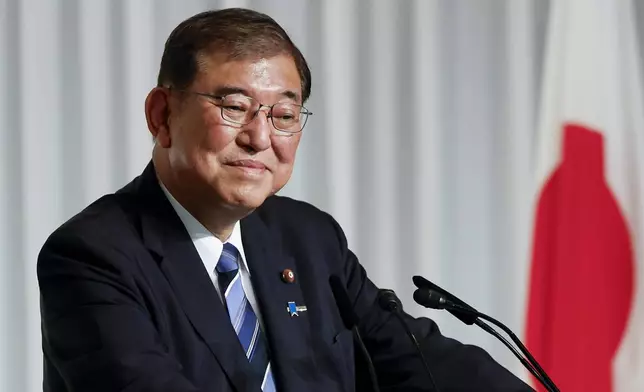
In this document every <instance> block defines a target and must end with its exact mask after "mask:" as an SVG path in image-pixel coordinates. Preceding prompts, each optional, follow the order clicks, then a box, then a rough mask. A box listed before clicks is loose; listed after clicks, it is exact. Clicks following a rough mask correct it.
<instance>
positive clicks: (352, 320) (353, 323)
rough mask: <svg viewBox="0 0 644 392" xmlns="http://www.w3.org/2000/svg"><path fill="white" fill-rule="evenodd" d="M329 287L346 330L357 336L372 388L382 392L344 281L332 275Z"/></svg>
mask: <svg viewBox="0 0 644 392" xmlns="http://www.w3.org/2000/svg"><path fill="white" fill-rule="evenodd" d="M329 285H330V286H331V292H332V293H333V297H334V298H335V304H336V306H337V307H338V310H339V311H340V318H342V323H343V324H344V326H345V328H347V329H349V330H351V331H352V332H353V335H354V336H355V339H356V341H357V342H358V346H359V347H360V352H361V353H362V356H363V357H364V359H365V360H366V361H367V369H368V371H369V378H370V380H371V386H372V387H373V390H374V391H375V392H380V387H379V385H378V377H377V376H376V368H375V367H374V366H373V361H372V360H371V355H369V351H368V350H367V347H366V346H365V345H364V342H363V341H362V336H360V331H359V330H358V316H357V315H356V313H355V312H354V311H353V306H352V305H351V300H350V299H349V294H348V293H347V290H346V289H345V288H344V284H343V283H342V280H340V278H339V277H338V276H337V275H331V276H330V277H329Z"/></svg>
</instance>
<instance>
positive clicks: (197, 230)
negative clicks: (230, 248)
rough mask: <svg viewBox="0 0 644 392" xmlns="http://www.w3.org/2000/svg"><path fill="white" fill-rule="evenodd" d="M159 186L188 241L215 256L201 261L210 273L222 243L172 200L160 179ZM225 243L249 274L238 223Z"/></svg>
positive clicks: (222, 246) (219, 254)
mask: <svg viewBox="0 0 644 392" xmlns="http://www.w3.org/2000/svg"><path fill="white" fill-rule="evenodd" d="M159 185H160V186H161V189H162V190H163V193H164V194H165V196H166V197H167V198H168V201H170V204H171V205H172V208H174V210H175V212H176V213H177V215H179V219H181V222H183V225H184V226H185V228H186V231H187V232H188V234H189V235H190V239H191V240H192V242H193V243H194V244H195V246H196V245H197V244H198V243H200V244H202V245H204V244H207V245H208V247H209V248H210V250H211V253H212V254H213V255H216V259H213V260H202V261H203V262H204V264H205V265H206V269H208V271H212V270H213V269H214V267H215V266H216V265H217V261H218V260H219V256H221V253H222V251H223V248H224V243H223V242H221V240H220V239H219V238H217V237H215V236H214V235H213V234H212V233H211V232H210V231H209V230H208V229H207V228H206V227H205V226H204V225H203V224H201V222H199V221H198V220H197V219H196V218H195V217H194V216H193V215H192V214H191V213H190V212H188V210H186V209H185V207H184V206H182V205H181V203H179V201H177V199H175V198H174V196H172V194H171V193H170V191H169V190H168V189H167V188H166V187H165V185H163V182H162V181H161V180H160V179H159ZM226 242H227V243H230V244H232V245H234V246H235V248H237V250H238V251H239V254H240V255H241V259H242V263H243V268H244V269H245V270H246V271H248V272H250V271H249V269H248V264H247V263H246V255H245V254H244V246H243V243H242V236H241V225H240V223H239V221H237V222H236V223H235V226H234V227H233V231H232V233H231V234H230V236H229V237H228V240H227V241H226ZM213 263H214V264H213Z"/></svg>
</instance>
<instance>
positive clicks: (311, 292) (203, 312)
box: [38, 164, 531, 392]
mask: <svg viewBox="0 0 644 392" xmlns="http://www.w3.org/2000/svg"><path fill="white" fill-rule="evenodd" d="M241 227H242V241H243V243H244V251H245V254H246V257H247V262H248V265H249V269H250V271H251V275H252V282H253V286H254V290H255V293H256V295H257V298H258V302H259V306H260V307H261V312H262V315H263V319H264V323H265V327H266V335H267V338H268V342H269V346H270V349H271V358H272V363H273V367H274V375H275V378H276V383H277V387H278V390H279V391H288V392H318V391H319V392H335V391H338V392H340V391H347V392H348V391H354V390H368V388H369V381H368V379H367V378H366V377H365V372H364V371H363V368H362V365H361V361H360V356H359V355H354V341H353V335H352V333H351V331H349V330H347V329H346V328H345V327H344V326H343V324H342V320H341V318H340V314H339V312H338V309H337V307H336V304H335V301H334V297H333V295H332V292H331V290H330V288H329V284H328V279H329V276H330V275H331V274H337V275H338V276H340V277H341V279H342V280H343V282H344V283H345V284H346V289H347V291H348V293H349V296H350V298H351V300H352V302H353V304H354V308H355V311H356V313H357V316H358V317H359V320H360V323H359V328H360V331H361V333H362V336H363V338H364V340H365V344H366V346H367V348H368V350H369V352H370V353H371V356H372V357H373V362H374V365H375V367H376V370H377V374H378V377H379V381H380V385H381V388H382V391H430V390H431V388H430V383H429V381H428V379H427V376H426V374H425V372H424V371H423V367H422V363H421V362H420V360H419V358H418V356H417V355H416V353H415V351H414V348H413V347H412V345H411V344H410V341H409V339H408V338H407V336H406V335H405V333H404V330H403V328H402V327H401V325H400V324H399V323H398V322H397V320H395V319H394V318H392V317H391V315H390V314H388V313H387V312H385V311H382V310H381V309H380V308H379V307H378V306H377V304H376V302H375V299H376V295H377V288H376V287H375V286H374V284H373V283H372V282H371V281H370V280H369V279H368V278H367V275H366V273H365V270H364V269H363V268H362V267H361V265H360V264H359V263H358V260H357V259H356V257H355V256H354V255H353V253H352V252H351V251H350V250H349V249H348V248H347V243H346V240H345V237H344V235H343V233H342V230H341V229H340V227H339V226H338V224H337V223H336V222H335V221H334V219H332V217H331V216H329V215H328V214H326V213H324V212H321V211H320V210H318V209H316V208H314V207H312V206H310V205H308V204H306V203H303V202H298V201H295V200H292V199H289V198H284V197H277V196H273V197H270V198H268V199H267V200H266V202H265V203H264V204H263V205H262V206H261V207H260V208H259V209H257V210H256V211H254V212H253V213H252V214H250V215H249V216H248V217H246V218H244V219H243V220H242V221H241ZM287 268H289V269H291V270H292V271H293V272H294V273H295V282H293V283H286V282H284V281H283V280H282V278H281V273H282V271H283V270H284V269H287ZM38 279H39V284H40V291H41V315H42V334H43V353H44V390H45V391H47V392H64V391H65V392H67V391H69V392H71V391H74V392H103V391H105V392H117V391H127V392H135V391H137V392H138V391H146V392H161V391H163V392H166V391H167V392H197V391H199V392H220V391H224V392H226V391H239V392H250V391H253V392H258V391H259V390H260V389H259V388H260V386H259V385H260V380H259V379H256V378H254V377H252V376H249V374H251V372H250V371H249V366H248V362H247V360H246V357H245V354H244V352H243V350H242V349H241V346H240V344H239V342H238V339H237V336H236V335H235V332H234V330H233V328H232V326H231V323H230V321H229V318H228V314H227V312H226V310H225V308H224V306H223V304H222V302H221V300H220V299H219V296H218V295H217V293H216V291H215V288H214V286H213V284H212V282H211V281H210V279H209V277H208V274H207V272H206V270H205V269H204V267H203V263H202V262H201V260H200V259H199V255H198V253H197V251H196V249H195V247H194V245H193V244H192V241H191V239H190V237H189V235H188V233H187V232H186V230H185V228H184V226H183V224H182V222H181V221H180V219H179V217H178V216H177V215H176V213H175V212H174V210H173V208H172V206H171V205H170V203H169V201H168V200H167V199H166V197H165V195H164V194H163V192H162V190H161V188H160V187H159V184H158V182H157V178H156V175H155V173H154V167H153V165H152V164H150V165H148V167H147V168H146V170H145V171H144V173H143V174H142V175H141V176H139V177H137V178H136V179H135V180H134V181H133V182H131V183H130V184H128V185H127V186H125V187H124V188H123V189H121V190H119V191H118V192H117V193H115V194H112V195H107V196H105V197H103V198H101V199H99V200H97V201H96V202H95V203H93V204H92V205H90V206H89V207H88V208H86V209H85V210H84V211H82V212H81V213H80V214H78V215H76V216H75V217H73V218H72V219H70V220H69V221H68V222H66V223H65V224H64V225H62V226H61V227H60V228H59V229H57V230H56V231H55V232H54V233H53V234H52V235H51V236H50V238H49V239H48V240H47V242H46V243H45V245H44V247H43V248H42V250H41V252H40V255H39V259H38ZM291 301H294V302H295V303H296V304H297V305H304V306H306V307H307V309H308V310H307V311H306V312H301V313H300V314H299V315H298V316H295V317H294V316H291V315H290V314H289V312H287V303H288V302H291ZM405 317H406V320H407V322H408V324H409V327H410V328H411V329H412V330H413V331H414V332H415V333H416V335H417V336H418V338H419V340H421V344H422V346H423V349H424V351H425V352H426V355H427V357H428V361H429V363H430V366H431V368H432V371H433V374H434V377H435V379H436V382H437V383H438V385H439V387H440V390H441V391H443V392H446V391H529V390H531V389H530V388H528V387H527V386H526V385H525V384H524V383H523V382H521V381H520V380H519V379H517V378H516V377H514V376H513V375H512V374H511V373H510V372H508V371H507V370H506V369H504V368H503V367H501V366H500V365H498V364H497V363H496V362H494V361H493V360H492V359H491V358H490V357H489V355H488V354H487V353H486V352H484V351H483V350H482V349H480V348H477V347H473V346H467V345H463V344H461V343H459V342H457V341H455V340H452V339H449V338H446V337H444V336H442V335H441V334H440V332H439V330H438V328H437V326H436V325H435V324H434V323H433V322H432V321H431V320H429V319H424V318H423V319H413V318H412V317H411V316H405Z"/></svg>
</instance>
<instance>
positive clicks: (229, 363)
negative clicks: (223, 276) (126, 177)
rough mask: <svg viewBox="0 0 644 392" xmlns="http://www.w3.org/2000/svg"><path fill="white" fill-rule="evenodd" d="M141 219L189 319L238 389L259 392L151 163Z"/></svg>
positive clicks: (148, 242)
mask: <svg viewBox="0 0 644 392" xmlns="http://www.w3.org/2000/svg"><path fill="white" fill-rule="evenodd" d="M141 181H142V182H141V184H140V191H141V195H143V201H144V202H145V204H142V206H144V207H142V208H143V213H142V215H141V216H142V218H141V225H142V232H143V239H144V242H145V243H146V246H147V247H148V248H149V249H150V250H151V251H152V252H153V253H156V254H157V256H158V257H159V258H160V259H161V261H160V268H161V270H162V272H163V274H164V275H165V276H166V278H167V280H168V282H169V283H170V285H171V286H172V288H173V290H174V292H175V294H176V296H177V298H178V300H179V302H180V304H181V306H182V308H183V311H184V312H185V314H186V316H187V317H188V319H189V320H190V322H191V324H192V326H193V327H194V329H195V331H196V332H197V333H198V334H199V335H200V336H201V338H202V339H203V340H204V342H205V343H206V344H207V345H208V348H209V349H210V351H211V352H212V354H213V355H214V356H215V357H216V359H217V361H218V362H219V364H220V365H221V367H222V369H223V370H224V372H225V373H226V376H227V377H228V379H229V380H230V382H231V384H232V385H234V387H235V388H236V390H237V391H239V392H247V391H253V392H254V391H259V390H260V381H259V380H257V379H255V378H253V377H249V376H248V375H249V374H251V372H250V366H249V363H248V360H247V359H246V356H245V354H244V352H243V349H242V348H241V346H240V345H239V343H238V338H237V334H236V333H235V330H234V329H233V327H232V325H231V323H230V320H229V317H228V313H227V311H226V309H225V308H224V305H223V304H222V302H221V300H220V298H219V296H218V294H217V291H216V289H215V287H214V286H213V284H212V282H211V280H210V277H209V276H208V273H207V272H206V270H205V268H204V266H203V263H202V261H201V258H200V257H199V253H198V252H197V250H196V249H195V247H194V245H193V243H192V240H191V239H190V236H189V235H188V233H187V232H186V230H185V227H184V226H183V223H182V222H181V220H180V219H179V217H178V216H177V215H176V213H175V211H174V209H173V208H172V205H171V204H170V202H169V201H168V200H167V198H166V197H165V195H164V194H163V191H162V190H161V188H160V186H159V184H158V182H157V178H156V174H155V172H154V168H153V166H152V164H150V165H149V166H148V167H147V168H146V170H145V172H144V173H143V176H142V177H141Z"/></svg>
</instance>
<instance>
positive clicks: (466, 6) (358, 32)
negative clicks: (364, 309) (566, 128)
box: [0, 0, 644, 392]
mask: <svg viewBox="0 0 644 392" xmlns="http://www.w3.org/2000/svg"><path fill="white" fill-rule="evenodd" d="M548 4H549V2H548V1H544V0H408V1H393V0H356V1H347V0H325V1H315V0H309V1H292V0H262V1H260V0H252V1H251V0H248V1H239V0H238V1H235V0H225V1H223V0H222V1H206V0H182V1H181V2H179V1H173V0H156V1H153V0H137V1H126V0H92V1H81V0H0V162H1V164H0V186H1V187H2V188H1V189H2V192H0V390H2V391H27V392H35V391H38V390H42V388H41V382H42V359H41V349H40V325H39V312H38V290H37V282H36V278H35V264H36V256H37V253H38V251H39V249H40V247H41V245H42V243H43V241H44V240H45V238H46V237H47V235H48V234H49V233H50V232H51V231H52V230H53V229H54V228H55V227H57V226H58V225H59V224H60V223H62V222H63V221H64V220H66V219H67V218H69V217H70V216H71V215H73V214H74V213H76V212H78V211H79V210H80V209H81V208H83V207H84V206H85V205H86V204H88V203H89V202H91V201H92V200H94V199H96V198H97V197H99V196H100V195H102V194H104V193H106V192H111V191H114V190H116V189H117V188H118V187H120V186H122V185H123V184H125V183H126V182H127V181H129V180H130V179H131V178H132V177H133V176H135V175H137V174H139V173H140V171H141V170H142V169H143V167H144V166H145V164H146V163H147V162H148V160H149V158H150V147H151V142H150V137H149V134H148V133H147V129H146V126H145V119H144V114H143V101H144V98H145V95H146V93H147V92H148V90H149V89H150V88H151V87H152V86H153V85H154V82H155V79H156V73H157V70H158V64H159V61H160V56H161V51H162V47H163V43H164V41H165V39H166V37H167V35H168V34H169V32H170V31H171V29H172V28H173V27H174V26H175V25H176V24H177V23H179V22H180V21H181V20H183V19H184V18H186V17H188V16H190V15H192V14H194V13H196V12H199V11H202V10H205V9H208V8H214V7H222V6H247V7H251V8H255V9H257V10H260V11H264V12H267V13H269V14H271V15H272V16H273V17H275V18H276V19H277V20H278V21H279V22H280V23H282V24H283V25H284V26H285V28H286V29H287V30H288V31H289V32H290V33H291V35H292V37H293V39H294V40H295V42H296V43H297V44H298V45H299V46H300V47H301V49H302V51H303V52H304V54H305V56H307V59H308V60H309V62H310V65H311V69H312V72H313V94H312V98H311V100H310V102H309V104H308V105H307V106H308V107H309V108H310V109H311V110H312V111H313V112H315V115H314V116H313V117H312V119H311V120H310V121H309V123H308V124H307V127H306V129H305V135H304V137H303V141H302V145H301V149H300V152H299V155H298V162H297V164H296V170H295V173H294V176H293V178H292V180H291V183H290V184H289V185H288V186H287V188H285V190H284V191H283V192H282V193H283V194H286V195H290V196H293V197H296V198H301V199H304V200H307V201H310V202H312V203H313V204H315V205H317V206H319V207H321V208H323V209H325V210H327V211H329V212H331V213H332V214H333V215H334V216H335V217H336V218H337V219H338V220H339V221H340V223H341V224H342V225H343V227H344V229H345V231H346V234H347V236H348V238H349V241H350V244H351V245H352V247H353V249H354V250H355V251H356V253H357V254H358V256H359V257H360V259H361V261H362V263H363V264H364V265H365V266H366V268H367V269H368V271H369V273H370V276H371V278H372V279H373V280H374V281H375V282H376V283H378V284H380V285H381V286H383V287H389V288H393V289H395V290H396V291H397V292H398V294H399V296H400V297H401V298H402V300H403V302H404V304H405V305H406V307H407V310H409V311H410V312H411V313H412V314H415V315H426V316H430V317H433V318H434V319H436V320H437V321H438V322H439V324H440V326H441V328H442V329H443V331H444V333H446V334H447V335H449V336H453V337H456V338H458V339H460V340H462V341H464V342H469V343H474V344H479V345H482V346H483V347H485V348H486V349H488V350H489V351H490V353H491V354H492V355H493V356H495V357H496V358H497V359H498V360H499V361H500V362H502V363H503V364H505V365H506V366H508V367H509V368H510V369H511V370H513V371H515V372H517V374H520V373H521V372H520V365H519V364H518V362H517V361H515V360H514V359H513V357H511V354H509V353H507V352H506V350H505V349H504V348H503V347H502V346H501V344H500V343H498V342H496V341H494V340H493V339H492V338H490V337H488V336H486V335H485V334H484V332H482V331H480V330H478V329H474V328H473V327H466V326H463V325H460V324H459V323H458V322H457V321H455V320H453V319H452V318H450V317H449V315H448V314H441V313H437V312H434V311H428V310H425V309H421V308H420V307H418V306H416V305H415V304H414V303H413V300H412V298H411V295H412V292H413V288H412V284H411V276H412V275H415V274H421V275H424V276H425V277H427V278H429V279H430V280H432V281H434V282H436V283H437V284H439V285H441V286H443V287H444V288H447V289H449V290H452V291H453V292H455V293H457V294H458V295H460V296H461V297H462V298H463V299H464V300H466V301H468V302H470V303H471V304H472V305H474V306H475V307H477V308H478V309H479V310H481V311H484V312H487V313H490V314H492V315H495V316H496V317H497V318H498V319H500V320H503V321H505V322H506V323H507V324H508V325H509V326H510V327H511V328H512V329H514V330H515V331H516V332H518V333H521V332H522V331H523V323H522V319H523V317H524V302H525V299H524V298H525V294H526V292H527V286H526V273H527V266H528V250H529V245H530V232H531V229H530V221H531V213H532V212H531V205H530V203H531V200H532V192H533V188H532V184H533V178H534V176H533V168H534V165H533V162H534V147H535V145H534V142H533V138H534V129H535V113H536V112H537V104H538V99H537V97H538V92H539V91H538V86H539V81H540V74H541V63H542V58H543V56H542V54H543V42H544V33H545V27H546V18H547V8H548ZM640 8H641V7H640ZM640 15H644V14H642V12H640ZM639 20H642V18H639Z"/></svg>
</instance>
